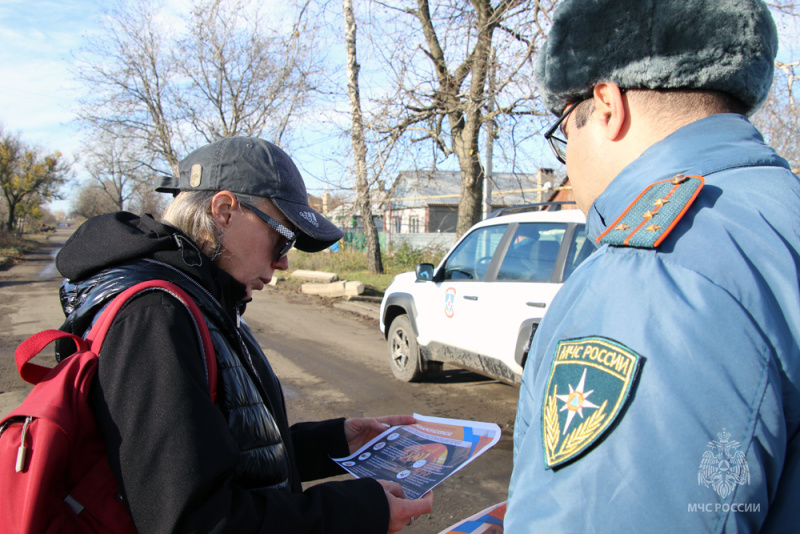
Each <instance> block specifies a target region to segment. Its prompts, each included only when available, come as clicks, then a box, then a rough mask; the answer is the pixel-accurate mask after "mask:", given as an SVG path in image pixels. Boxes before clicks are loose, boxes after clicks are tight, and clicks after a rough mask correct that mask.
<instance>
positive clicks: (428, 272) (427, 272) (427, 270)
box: [414, 263, 433, 282]
mask: <svg viewBox="0 0 800 534" xmlns="http://www.w3.org/2000/svg"><path fill="white" fill-rule="evenodd" d="M414 272H415V273H417V281H422V282H428V281H431V280H433V264H432V263H420V264H418V265H417V266H416V267H415V268H414Z"/></svg>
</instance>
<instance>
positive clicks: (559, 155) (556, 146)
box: [544, 100, 583, 163]
mask: <svg viewBox="0 0 800 534" xmlns="http://www.w3.org/2000/svg"><path fill="white" fill-rule="evenodd" d="M581 102H583V100H578V101H577V102H575V103H574V104H572V105H571V106H570V107H568V108H567V111H565V112H564V114H563V115H561V117H560V118H559V119H558V120H557V121H556V123H555V124H554V125H552V126H551V127H550V129H549V130H547V131H546V132H545V134H544V138H545V139H547V142H548V143H550V148H552V149H553V154H555V155H556V159H557V160H558V161H560V162H561V163H566V162H567V140H566V139H561V138H560V137H556V135H555V133H556V132H557V131H558V127H559V126H561V123H562V122H564V119H566V118H567V117H569V114H570V113H572V110H573V109H575V108H576V107H578V104H580V103H581Z"/></svg>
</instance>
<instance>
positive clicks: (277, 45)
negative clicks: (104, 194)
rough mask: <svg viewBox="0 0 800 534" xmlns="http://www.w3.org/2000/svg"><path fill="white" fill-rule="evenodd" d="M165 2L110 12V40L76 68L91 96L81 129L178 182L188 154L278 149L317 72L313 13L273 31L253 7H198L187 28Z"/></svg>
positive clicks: (210, 3) (238, 2)
mask: <svg viewBox="0 0 800 534" xmlns="http://www.w3.org/2000/svg"><path fill="white" fill-rule="evenodd" d="M162 2H163V0H132V1H130V2H122V1H120V2H118V3H117V4H116V5H115V6H114V7H113V8H112V9H110V10H109V11H108V12H107V14H106V27H107V30H106V32H104V33H103V34H101V35H99V36H97V37H96V38H94V39H93V40H92V41H91V42H90V43H89V45H88V46H87V47H86V49H85V50H84V53H83V54H82V57H83V58H84V59H83V62H82V63H80V64H79V68H78V77H79V78H80V79H81V80H82V81H83V82H84V83H85V84H86V87H87V91H88V93H87V96H86V97H85V98H84V100H83V102H82V109H81V113H80V118H81V119H82V121H83V122H84V123H85V124H86V125H88V126H89V127H90V128H91V129H92V130H93V131H95V132H98V131H99V132H106V133H111V134H114V135H118V136H119V135H122V136H124V138H125V139H128V140H130V142H131V144H132V145H134V146H137V147H142V150H143V154H142V156H141V157H140V158H139V163H141V164H142V165H143V166H146V167H148V166H149V167H151V170H153V171H156V172H172V173H176V172H177V163H178V161H179V159H180V158H181V157H182V156H184V155H185V154H186V153H187V152H188V150H189V149H192V148H195V147H196V146H197V145H199V144H201V143H205V142H208V141H213V140H215V139H218V138H220V137H223V136H234V135H252V136H262V135H266V136H268V137H270V138H272V139H273V140H274V141H275V142H277V143H280V141H281V139H282V138H283V137H284V136H285V134H286V133H287V131H288V130H289V129H290V128H289V127H290V118H291V117H292V116H293V115H294V114H295V113H297V111H298V110H299V109H301V108H302V106H303V105H305V103H306V100H307V99H308V98H309V97H310V95H311V94H313V89H314V88H313V77H314V75H315V72H316V70H317V69H318V65H316V63H315V61H316V60H315V59H314V58H315V56H314V54H313V53H312V52H313V50H314V47H315V44H316V43H315V38H316V37H315V35H316V34H315V32H314V31H313V29H310V28H305V27H302V24H303V22H304V14H305V9H306V4H303V5H301V6H300V8H299V10H298V15H297V19H296V22H295V24H294V25H293V27H291V28H289V29H287V28H283V29H282V28H280V27H277V28H270V27H267V25H266V23H265V20H264V18H263V17H262V16H261V14H260V4H259V3H257V2H255V1H248V0H230V1H223V0H197V1H196V2H195V3H194V4H193V6H192V9H191V12H190V13H189V14H187V15H186V16H184V17H181V18H180V20H181V21H186V22H185V26H184V27H170V26H167V25H165V24H164V23H163V19H162V18H159V16H158V15H159V12H160V9H161V3H162ZM307 2H308V0H306V3H307ZM289 3H291V2H289ZM286 7H287V12H288V8H289V7H290V6H286ZM164 165H166V167H167V168H168V169H169V170H167V169H165V168H164Z"/></svg>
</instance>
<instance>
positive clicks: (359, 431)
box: [344, 415, 417, 454]
mask: <svg viewBox="0 0 800 534" xmlns="http://www.w3.org/2000/svg"><path fill="white" fill-rule="evenodd" d="M416 422H417V420H416V419H414V418H413V417H412V416H410V415H387V416H384V417H366V418H361V419H347V420H346V421H345V422H344V436H345V438H346V439H347V445H348V447H349V448H350V454H353V453H354V452H356V451H357V450H358V449H360V448H361V447H363V446H364V445H366V444H367V443H368V442H369V440H371V439H372V438H374V437H376V436H377V435H379V434H380V433H381V432H384V431H386V429H387V428H389V427H392V426H397V425H413V424H414V423H416Z"/></svg>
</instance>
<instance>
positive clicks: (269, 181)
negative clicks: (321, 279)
mask: <svg viewBox="0 0 800 534" xmlns="http://www.w3.org/2000/svg"><path fill="white" fill-rule="evenodd" d="M178 167H179V171H180V172H179V176H178V177H177V178H176V177H174V176H168V177H165V178H164V180H163V182H162V183H161V185H160V186H159V187H157V188H156V191H158V192H160V193H172V194H173V195H177V194H178V193H180V192H181V191H225V190H227V191H231V192H233V193H243V194H247V195H255V196H259V197H265V198H268V199H270V200H271V201H272V202H273V204H275V206H277V207H278V209H279V210H281V213H283V214H284V215H285V216H286V218H287V219H289V220H290V221H291V222H292V223H293V224H294V225H295V226H296V227H297V228H298V230H299V235H298V237H297V242H296V243H295V247H297V248H298V249H299V250H303V251H305V252H317V251H320V250H323V249H326V248H328V247H329V246H331V245H332V244H334V243H335V242H336V241H338V240H339V239H341V238H342V236H343V235H344V234H342V231H341V230H339V228H337V227H336V226H335V225H334V224H333V223H331V222H330V221H329V220H328V219H326V218H325V217H323V216H322V215H321V214H320V213H319V212H317V211H316V210H315V209H313V208H312V207H311V206H309V205H308V193H306V185H305V183H304V182H303V177H302V176H301V175H300V171H299V170H297V166H295V164H294V162H293V161H292V159H291V158H290V157H289V155H288V154H287V153H286V152H284V151H283V150H281V149H280V148H278V147H277V146H275V145H274V144H272V143H270V142H268V141H264V140H263V139H259V138H257V137H224V138H222V139H220V140H219V141H215V142H213V143H211V144H209V145H206V146H203V147H201V148H198V149H197V150H195V151H194V152H192V153H191V154H189V155H188V156H186V157H185V158H184V159H183V160H181V162H180V163H179V164H178Z"/></svg>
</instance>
